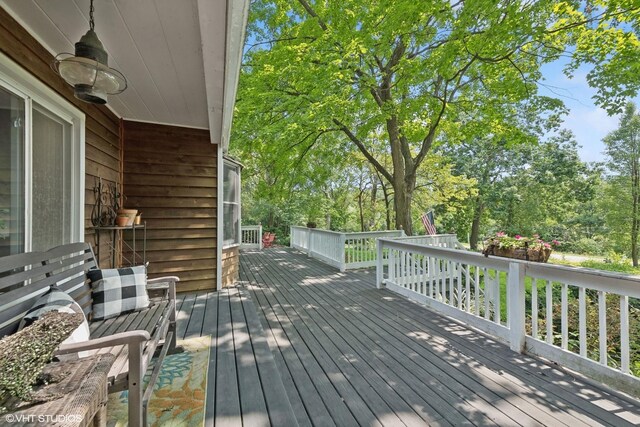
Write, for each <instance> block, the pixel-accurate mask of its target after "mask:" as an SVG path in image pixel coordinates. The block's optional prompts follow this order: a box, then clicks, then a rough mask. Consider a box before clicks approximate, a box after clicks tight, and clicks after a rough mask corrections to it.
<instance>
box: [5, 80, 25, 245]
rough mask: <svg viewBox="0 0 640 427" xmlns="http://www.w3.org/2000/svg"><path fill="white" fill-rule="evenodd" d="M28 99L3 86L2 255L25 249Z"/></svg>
mask: <svg viewBox="0 0 640 427" xmlns="http://www.w3.org/2000/svg"><path fill="white" fill-rule="evenodd" d="M25 121H26V118H25V99H24V98H22V97H20V96H18V95H16V94H15V93H12V92H10V91H8V90H6V89H5V88H2V87H0V256H5V255H10V254H15V253H20V252H22V251H24V249H25V247H24V239H25V155H24V148H25Z"/></svg>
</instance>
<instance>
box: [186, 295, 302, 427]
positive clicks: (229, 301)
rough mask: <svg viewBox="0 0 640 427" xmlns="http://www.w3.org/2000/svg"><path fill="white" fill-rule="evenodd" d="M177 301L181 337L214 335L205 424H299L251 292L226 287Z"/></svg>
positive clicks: (208, 426) (257, 425)
mask: <svg viewBox="0 0 640 427" xmlns="http://www.w3.org/2000/svg"><path fill="white" fill-rule="evenodd" d="M179 299H180V301H181V304H180V310H179V312H178V319H179V320H178V330H179V331H181V336H185V337H186V338H187V339H188V338H192V337H197V336H210V337H211V351H210V355H209V369H208V372H209V374H208V379H207V391H206V396H207V398H206V407H205V414H204V415H205V417H204V425H205V426H206V427H213V426H214V425H215V426H247V427H249V426H251V427H253V426H256V427H261V426H270V425H273V426H294V427H295V426H297V425H298V422H297V419H296V416H295V415H294V411H293V409H292V406H291V404H290V403H289V399H288V396H287V392H286V391H285V386H284V385H283V383H282V380H281V377H280V372H279V370H278V368H277V366H276V362H275V360H274V357H273V354H272V352H271V350H270V348H269V345H268V344H267V339H266V334H265V331H264V329H263V327H262V325H261V323H260V319H259V318H258V314H257V310H256V307H255V305H254V304H253V302H252V301H251V299H250V297H249V295H248V293H246V292H244V291H242V290H239V289H236V288H228V289H224V290H221V291H219V292H198V293H191V294H186V295H180V296H179ZM185 325H186V326H185ZM302 425H311V423H307V424H305V423H303V424H302Z"/></svg>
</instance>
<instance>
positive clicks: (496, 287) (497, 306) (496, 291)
mask: <svg viewBox="0 0 640 427" xmlns="http://www.w3.org/2000/svg"><path fill="white" fill-rule="evenodd" d="M501 291H502V289H500V272H499V271H498V270H496V277H495V280H494V281H493V295H494V300H493V301H494V303H493V310H494V312H493V321H494V322H496V323H497V324H500V323H501V321H502V319H501V317H502V307H501V305H502V304H501V297H502V295H501Z"/></svg>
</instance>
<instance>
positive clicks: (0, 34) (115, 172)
mask: <svg viewBox="0 0 640 427" xmlns="http://www.w3.org/2000/svg"><path fill="white" fill-rule="evenodd" d="M0 51H1V52H3V53H4V54H6V55H7V56H8V57H9V58H11V59H12V60H13V61H15V62H16V63H17V64H18V65H20V66H22V67H23V68H24V69H25V70H27V71H28V72H29V73H30V74H32V75H33V76H35V77H36V78H38V79H39V80H40V81H42V82H43V83H45V84H46V85H47V86H49V87H50V88H52V89H53V90H54V91H55V92H57V93H58V94H60V95H61V96H62V97H63V98H65V99H66V100H67V101H69V102H70V103H71V104H73V105H74V106H76V107H77V108H79V109H80V110H81V111H82V112H83V113H84V114H85V142H86V143H85V240H86V241H87V242H89V243H91V244H92V245H94V250H95V234H94V232H93V229H92V228H91V227H92V226H93V225H92V224H91V211H92V208H93V203H94V201H95V197H94V194H93V187H94V185H95V183H96V179H97V177H102V178H103V180H105V181H106V182H111V183H113V182H116V181H119V182H122V180H121V178H120V175H121V173H122V159H121V155H122V152H121V150H120V135H119V132H120V123H119V119H118V117H117V116H116V115H115V114H113V112H111V111H110V110H109V109H108V108H107V107H105V106H101V105H95V104H87V103H85V102H82V101H79V100H78V99H76V98H75V97H74V96H73V89H72V88H71V87H70V86H69V85H67V84H66V83H65V82H64V80H62V78H60V77H59V76H58V75H57V74H56V73H54V72H53V70H52V69H51V67H50V65H49V64H51V61H52V60H53V56H52V55H51V54H50V53H49V52H48V51H47V50H46V49H45V48H44V47H43V46H42V45H40V43H38V42H37V41H36V39H34V38H33V37H32V36H31V35H30V34H29V33H28V32H27V30H25V29H24V28H23V27H21V26H20V24H18V23H17V22H16V21H15V20H14V19H13V18H12V17H11V16H10V15H9V14H8V13H7V12H6V11H5V10H4V9H3V8H1V7H0ZM107 240H108V236H106V235H105V236H103V238H102V239H101V246H102V250H101V251H100V258H101V259H100V265H101V266H102V267H105V266H109V265H110V257H109V253H108V249H107V247H106V246H105V242H106V241H107Z"/></svg>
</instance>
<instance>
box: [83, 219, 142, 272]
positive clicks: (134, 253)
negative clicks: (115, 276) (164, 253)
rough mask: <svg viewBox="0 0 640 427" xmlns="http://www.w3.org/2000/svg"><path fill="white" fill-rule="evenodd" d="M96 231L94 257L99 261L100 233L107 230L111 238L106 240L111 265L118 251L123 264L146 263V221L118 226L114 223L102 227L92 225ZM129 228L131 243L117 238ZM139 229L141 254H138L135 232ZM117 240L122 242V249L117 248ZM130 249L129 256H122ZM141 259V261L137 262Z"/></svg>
mask: <svg viewBox="0 0 640 427" xmlns="http://www.w3.org/2000/svg"><path fill="white" fill-rule="evenodd" d="M93 229H94V231H95V233H96V258H97V259H98V262H100V235H101V234H102V232H103V231H107V232H109V233H111V236H110V237H111V238H110V239H109V240H108V241H107V245H108V247H109V252H110V254H111V266H112V267H115V266H116V254H117V253H118V252H119V253H120V257H121V258H122V265H123V266H126V265H128V266H134V265H139V264H146V263H147V223H146V222H144V223H142V224H134V225H128V226H125V227H118V226H115V225H110V226H104V227H102V226H101V227H93ZM127 230H130V231H131V243H130V244H129V243H128V242H127V241H126V240H125V239H124V238H121V239H118V238H119V237H123V235H124V232H125V231H127ZM140 230H142V254H140V251H139V247H138V246H137V240H138V237H136V234H139V232H140ZM118 240H120V241H121V242H122V250H120V251H119V250H118ZM127 251H130V252H131V258H127V257H125V256H124V253H125V252H127ZM139 261H141V262H139Z"/></svg>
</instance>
